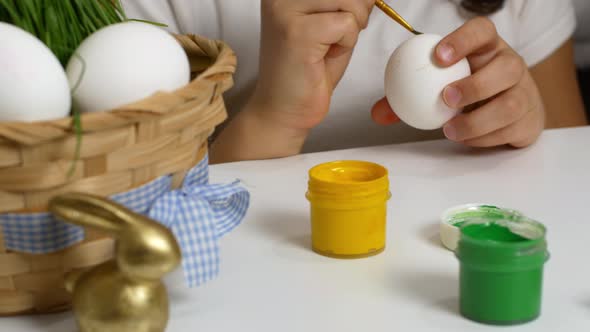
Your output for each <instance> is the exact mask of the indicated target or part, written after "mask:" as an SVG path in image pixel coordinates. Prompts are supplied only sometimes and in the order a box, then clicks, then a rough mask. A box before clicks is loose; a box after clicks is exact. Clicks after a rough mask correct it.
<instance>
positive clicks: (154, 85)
mask: <svg viewBox="0 0 590 332" xmlns="http://www.w3.org/2000/svg"><path fill="white" fill-rule="evenodd" d="M66 72H67V75H68V79H69V81H70V85H71V87H72V89H73V92H72V94H73V104H74V107H75V108H76V109H77V110H79V111H81V112H96V111H108V110H112V109H115V108H117V107H121V106H124V105H126V104H129V103H133V102H136V101H139V100H142V99H144V98H146V97H149V96H150V95H152V94H154V93H156V92H158V91H167V92H171V91H174V90H176V89H178V88H180V87H182V86H184V85H186V84H187V83H188V82H189V80H190V65H189V60H188V57H187V55H186V52H185V51H184V49H183V48H182V46H181V45H180V43H179V42H178V41H177V40H176V39H175V38H174V37H173V36H172V35H171V34H169V33H168V32H167V31H165V30H164V29H162V28H160V27H157V26H154V25H152V24H149V23H143V22H124V23H118V24H113V25H110V26H107V27H105V28H102V29H100V30H98V31H97V32H95V33H93V34H92V35H90V36H89V37H88V38H86V39H85V40H84V41H83V42H82V44H81V45H80V46H79V47H78V49H77V51H76V52H75V54H74V56H72V58H71V59H70V60H69V62H68V65H67V67H66Z"/></svg>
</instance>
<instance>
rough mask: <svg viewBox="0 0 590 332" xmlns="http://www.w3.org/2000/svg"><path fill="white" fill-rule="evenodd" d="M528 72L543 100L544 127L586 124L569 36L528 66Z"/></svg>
mask: <svg viewBox="0 0 590 332" xmlns="http://www.w3.org/2000/svg"><path fill="white" fill-rule="evenodd" d="M531 75H532V76H533V78H534V79H535V82H536V83H537V86H538V87H539V91H541V96H542V98H543V102H544V104H545V122H546V123H545V128H560V127H574V126H584V125H587V120H586V115H585V112H584V103H583V101H582V98H581V96H580V88H579V85H578V79H577V77H576V65H575V63H574V48H573V43H572V41H571V40H570V41H567V42H566V43H565V44H564V45H563V46H561V47H560V48H559V49H558V50H557V51H555V52H554V53H553V54H552V55H551V56H550V57H549V58H547V59H546V60H544V61H543V62H541V63H539V64H537V65H536V66H534V67H533V68H531Z"/></svg>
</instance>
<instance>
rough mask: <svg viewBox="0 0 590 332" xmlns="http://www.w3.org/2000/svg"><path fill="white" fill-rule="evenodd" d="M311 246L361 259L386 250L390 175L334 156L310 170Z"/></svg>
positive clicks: (375, 166)
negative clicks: (338, 159) (335, 159)
mask: <svg viewBox="0 0 590 332" xmlns="http://www.w3.org/2000/svg"><path fill="white" fill-rule="evenodd" d="M306 196H307V199H308V200H309V202H310V204H311V237H312V247H313V250H314V251H315V252H317V253H319V254H321V255H324V256H329V257H335V258H360V257H368V256H372V255H376V254H378V253H380V252H382V251H383V250H384V249H385V237H386V236H385V230H386V219H387V218H386V215H387V200H389V197H390V192H389V177H388V172H387V169H385V168H384V167H383V166H380V165H378V164H375V163H370V162H365V161H348V160H344V161H334V162H329V163H325V164H320V165H318V166H315V167H313V168H312V169H311V170H310V171H309V182H308V192H307V195H306Z"/></svg>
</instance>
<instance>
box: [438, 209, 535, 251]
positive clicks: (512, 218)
mask: <svg viewBox="0 0 590 332" xmlns="http://www.w3.org/2000/svg"><path fill="white" fill-rule="evenodd" d="M524 219H526V217H525V215H524V214H523V213H522V212H520V211H517V210H514V209H508V208H502V207H497V206H495V205H490V204H480V203H471V204H464V205H459V206H455V207H452V208H449V209H447V210H445V211H444V212H443V213H442V215H441V218H440V229H439V232H440V240H441V242H442V244H443V245H444V246H445V247H446V248H447V249H449V250H451V251H455V250H456V249H457V245H458V243H459V239H460V237H461V231H460V228H461V226H463V225H465V224H466V223H485V222H490V221H495V222H500V223H504V224H505V225H506V226H508V224H510V228H511V230H512V231H513V232H515V233H517V234H523V235H524V236H525V237H531V236H535V234H533V233H535V232H534V229H533V230H531V228H530V227H521V226H525V225H520V226H519V222H518V221H520V220H524Z"/></svg>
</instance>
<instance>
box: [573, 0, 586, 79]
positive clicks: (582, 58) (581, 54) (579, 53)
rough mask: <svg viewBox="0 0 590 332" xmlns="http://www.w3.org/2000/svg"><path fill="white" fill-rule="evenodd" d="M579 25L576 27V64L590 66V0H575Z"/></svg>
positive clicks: (584, 66)
mask: <svg viewBox="0 0 590 332" xmlns="http://www.w3.org/2000/svg"><path fill="white" fill-rule="evenodd" d="M574 7H575V8H576V17H577V22H578V27H577V29H576V34H575V38H576V64H577V65H578V66H579V67H582V68H588V67H590V0H574Z"/></svg>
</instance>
